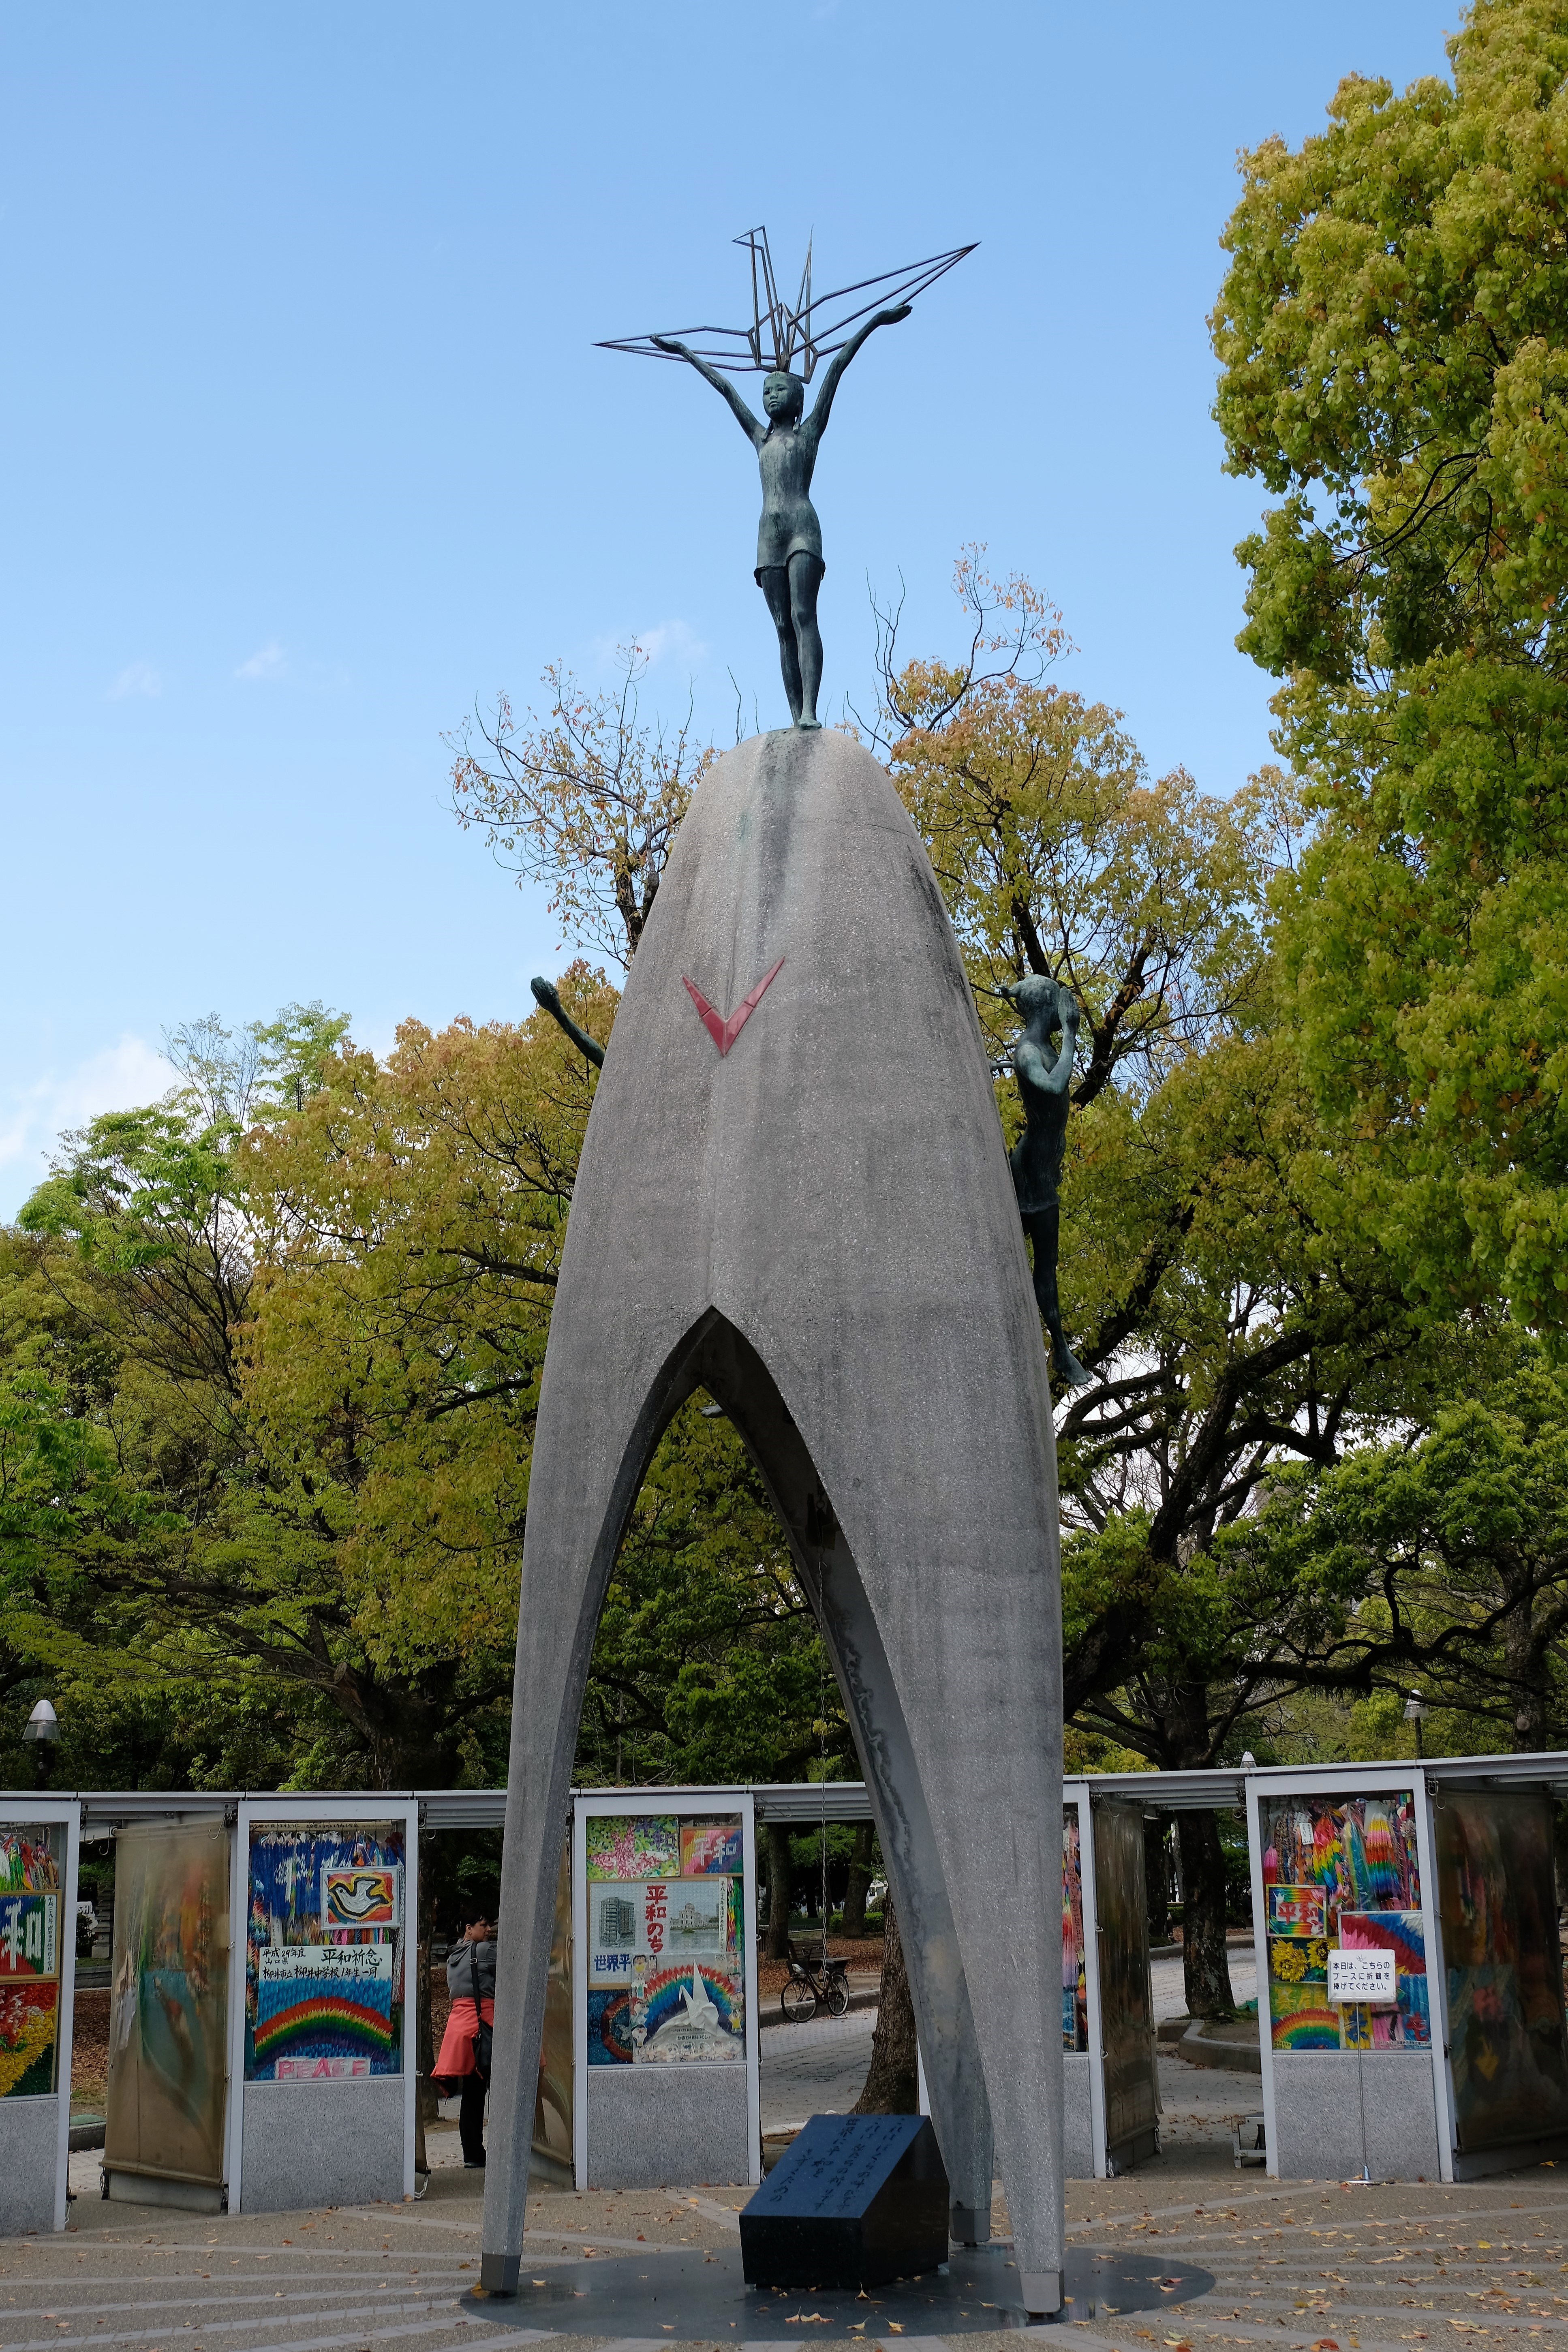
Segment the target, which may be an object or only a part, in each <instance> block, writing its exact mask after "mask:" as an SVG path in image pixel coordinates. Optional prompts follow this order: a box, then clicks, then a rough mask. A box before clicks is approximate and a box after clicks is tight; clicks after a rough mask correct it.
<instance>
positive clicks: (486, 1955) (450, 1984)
mask: <svg viewBox="0 0 1568 2352" xmlns="http://www.w3.org/2000/svg"><path fill="white" fill-rule="evenodd" d="M476 1964H477V1965H478V1969H479V1999H480V2000H494V1999H495V1995H496V1948H495V1946H494V1945H493V1944H488V1943H487V1944H468V1943H463V1944H454V1945H453V1947H452V1948H451V1950H450V1951H449V1952H448V1953H447V1991H448V1992H449V1993H450V1994H451V1996H452V1999H453V2000H472V1999H473V1997H474V1969H475V1966H476Z"/></svg>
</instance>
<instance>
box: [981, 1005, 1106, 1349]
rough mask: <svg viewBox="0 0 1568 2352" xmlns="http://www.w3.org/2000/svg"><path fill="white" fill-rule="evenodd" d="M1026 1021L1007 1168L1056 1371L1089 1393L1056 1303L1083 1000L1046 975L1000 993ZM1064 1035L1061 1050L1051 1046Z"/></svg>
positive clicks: (1016, 1053)
mask: <svg viewBox="0 0 1568 2352" xmlns="http://www.w3.org/2000/svg"><path fill="white" fill-rule="evenodd" d="M1002 993H1003V995H1004V996H1005V997H1009V998H1010V999H1011V1000H1012V1002H1013V1003H1015V1004H1016V1006H1017V1008H1018V1010H1019V1012H1020V1013H1022V1014H1023V1016H1024V1034H1023V1035H1022V1036H1021V1037H1020V1038H1019V1040H1018V1043H1017V1044H1016V1046H1015V1047H1014V1048H1013V1067H1014V1070H1015V1071H1016V1074H1017V1079H1018V1092H1019V1095H1020V1096H1021V1097H1022V1099H1023V1104H1024V1132H1023V1134H1022V1136H1021V1137H1020V1138H1019V1139H1018V1141H1017V1143H1016V1145H1015V1146H1014V1148H1013V1152H1012V1157H1011V1160H1010V1163H1009V1164H1010V1165H1011V1167H1012V1171H1013V1184H1014V1188H1015V1190H1016V1192H1017V1195H1018V1213H1019V1215H1020V1216H1021V1217H1022V1218H1023V1221H1024V1231H1025V1233H1026V1234H1027V1235H1028V1237H1029V1239H1030V1241H1031V1242H1032V1243H1033V1244H1034V1249H1035V1299H1036V1303H1037V1306H1038V1307H1039V1310H1040V1314H1041V1317H1042V1318H1043V1319H1044V1322H1045V1326H1046V1328H1047V1331H1048V1332H1049V1333H1050V1335H1051V1370H1052V1372H1053V1373H1054V1374H1055V1376H1056V1378H1057V1379H1058V1381H1064V1382H1065V1383H1066V1385H1067V1386H1068V1388H1083V1387H1085V1386H1087V1384H1088V1381H1089V1374H1088V1373H1087V1372H1086V1371H1085V1370H1084V1369H1083V1366H1082V1365H1081V1364H1080V1363H1079V1360H1078V1358H1077V1357H1076V1356H1075V1355H1074V1354H1073V1351H1072V1349H1070V1348H1069V1347H1068V1343H1067V1337H1066V1334H1065V1333H1064V1332H1063V1329H1062V1310H1061V1302H1060V1300H1059V1299H1058V1296H1057V1244H1058V1236H1059V1232H1060V1226H1061V1181H1062V1160H1063V1157H1064V1155H1065V1153H1066V1150H1067V1135H1068V1086H1069V1085H1070V1084H1071V1082H1072V1057H1073V1049H1074V1047H1075V1046H1076V1045H1077V1044H1078V1024H1079V1009H1078V999H1077V998H1076V997H1075V996H1074V995H1073V993H1072V991H1071V990H1070V989H1068V988H1063V987H1062V986H1061V985H1060V983H1059V982H1057V981H1054V980H1051V979H1048V978H1047V976H1046V975H1045V974H1044V973H1042V972H1031V973H1030V974H1029V976H1028V978H1027V979H1026V980H1020V981H1015V982H1012V983H1011V984H1010V985H1009V986H1007V987H1005V988H1004V989H1003V991H1002ZM1058 1029H1059V1030H1060V1032H1061V1044H1060V1045H1059V1046H1058V1047H1053V1046H1052V1045H1051V1042H1050V1041H1051V1035H1052V1033H1053V1031H1056V1030H1058Z"/></svg>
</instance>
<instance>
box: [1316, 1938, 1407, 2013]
mask: <svg viewBox="0 0 1568 2352" xmlns="http://www.w3.org/2000/svg"><path fill="white" fill-rule="evenodd" d="M1398 1998H1399V1990H1398V1986H1397V1984H1396V1983H1395V1981H1394V1954H1393V1953H1392V1952H1353V1951H1352V1952H1347V1951H1345V1950H1343V1949H1342V1948H1341V1947H1338V1946H1336V1947H1335V1948H1334V1949H1333V1950H1332V1951H1331V1952H1330V1954H1329V1999H1330V2000H1331V2001H1351V2000H1353V2001H1363V2002H1365V2003H1367V2004H1368V2005H1369V2006H1370V2007H1372V2008H1374V2009H1375V2008H1379V2007H1384V2008H1389V2009H1392V2008H1393V2006H1394V2002H1395V2001H1396V2000H1398Z"/></svg>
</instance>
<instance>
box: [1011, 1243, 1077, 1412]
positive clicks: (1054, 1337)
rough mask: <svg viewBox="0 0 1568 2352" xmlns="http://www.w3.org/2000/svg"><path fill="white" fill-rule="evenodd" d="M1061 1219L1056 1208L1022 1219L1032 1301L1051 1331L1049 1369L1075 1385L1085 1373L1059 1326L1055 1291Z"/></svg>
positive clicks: (1069, 1383) (1058, 1309) (1059, 1302)
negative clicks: (1031, 1261) (1031, 1259)
mask: <svg viewBox="0 0 1568 2352" xmlns="http://www.w3.org/2000/svg"><path fill="white" fill-rule="evenodd" d="M1061 1219H1062V1213H1061V1211H1060V1209H1059V1208H1058V1209H1037V1210H1036V1212H1035V1213H1034V1215H1033V1216H1029V1217H1026V1218H1025V1219H1024V1231H1025V1232H1026V1234H1028V1236H1029V1239H1030V1240H1031V1241H1032V1242H1033V1244H1034V1245H1035V1304H1036V1305H1037V1307H1038V1308H1039V1310H1040V1316H1041V1319H1042V1320H1043V1322H1044V1324H1045V1327H1046V1328H1047V1331H1048V1332H1049V1333H1050V1335H1051V1370H1052V1371H1053V1372H1054V1373H1055V1374H1056V1376H1057V1378H1058V1381H1065V1382H1066V1384H1067V1386H1068V1388H1074V1389H1077V1388H1083V1387H1085V1386H1086V1385H1087V1384H1088V1381H1089V1374H1088V1373H1087V1372H1086V1371H1085V1370H1084V1369H1083V1366H1082V1365H1081V1364H1080V1363H1079V1360H1078V1358H1077V1357H1076V1356H1075V1355H1074V1354H1073V1351H1072V1349H1070V1348H1069V1347H1068V1343H1067V1334H1066V1332H1065V1331H1064V1330H1063V1329H1062V1308H1061V1300H1060V1298H1059V1297H1058V1292H1057V1245H1058V1240H1059V1237H1060V1233H1061Z"/></svg>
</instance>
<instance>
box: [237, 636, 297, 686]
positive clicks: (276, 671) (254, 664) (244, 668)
mask: <svg viewBox="0 0 1568 2352" xmlns="http://www.w3.org/2000/svg"><path fill="white" fill-rule="evenodd" d="M288 667H289V664H288V661H287V659H286V658H285V656H284V652H283V648H282V646H280V645H279V642H278V640H277V638H276V637H268V641H267V643H266V644H265V645H264V646H261V647H260V649H259V650H258V652H256V653H253V654H252V655H251V656H250V659H249V660H248V661H242V662H241V663H240V665H239V667H238V668H237V670H236V671H235V676H236V677H282V675H283V673H284V671H285V670H286V669H287V668H288Z"/></svg>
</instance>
